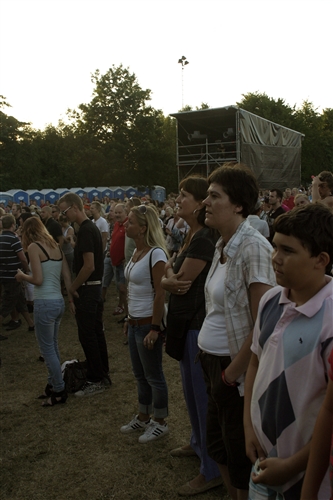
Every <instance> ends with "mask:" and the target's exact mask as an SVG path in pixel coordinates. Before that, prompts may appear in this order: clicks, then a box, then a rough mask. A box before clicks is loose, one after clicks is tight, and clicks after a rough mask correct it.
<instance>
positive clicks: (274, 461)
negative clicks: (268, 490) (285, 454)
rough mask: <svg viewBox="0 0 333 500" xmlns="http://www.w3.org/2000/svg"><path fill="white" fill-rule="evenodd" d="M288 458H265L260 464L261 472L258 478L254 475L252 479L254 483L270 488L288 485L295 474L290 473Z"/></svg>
mask: <svg viewBox="0 0 333 500" xmlns="http://www.w3.org/2000/svg"><path fill="white" fill-rule="evenodd" d="M287 464H288V462H287V459H286V458H265V460H262V461H261V462H260V464H259V465H260V469H261V472H260V474H258V475H257V476H256V474H254V473H252V475H251V478H252V481H253V482H254V483H263V484H267V485H268V486H279V485H281V484H284V483H287V482H288V481H289V480H290V479H291V478H292V475H293V473H290V468H289V467H288V465H287Z"/></svg>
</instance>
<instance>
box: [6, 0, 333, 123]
mask: <svg viewBox="0 0 333 500" xmlns="http://www.w3.org/2000/svg"><path fill="white" fill-rule="evenodd" d="M332 18H333V0H279V1H276V0H200V1H199V0H190V1H189V0H56V1H54V0H0V94H1V95H3V96H4V97H5V98H6V101H7V102H8V103H9V104H10V105H11V106H12V107H11V108H6V109H5V112H6V113H7V114H9V115H12V116H14V117H15V118H17V119H18V120H20V121H24V122H30V123H31V124H32V126H33V127H34V128H39V129H44V128H45V126H46V125H48V124H53V125H57V123H58V120H59V119H66V110H67V109H68V108H71V109H75V108H77V106H78V105H79V104H81V103H88V102H90V101H91V98H92V92H93V84H92V82H91V74H92V73H94V72H95V70H96V69H99V70H100V72H101V73H102V74H103V73H106V72H107V71H108V69H109V68H110V67H111V66H112V65H115V66H119V65H120V64H123V66H125V67H128V68H129V70H130V72H131V73H135V75H136V77H137V80H138V83H139V85H140V86H141V87H142V88H143V89H150V90H151V91H152V100H151V102H150V104H151V105H152V106H153V107H154V108H156V109H162V111H163V112H164V114H165V115H168V114H169V113H175V112H177V111H179V110H180V109H181V107H182V104H183V103H184V104H185V105H186V104H187V105H191V106H193V107H194V108H195V106H200V104H201V103H202V102H205V103H207V104H208V105H209V107H211V108H218V107H222V106H228V105H232V104H236V102H237V101H240V100H241V99H242V94H246V93H248V92H256V91H259V92H262V93H263V92H265V93H266V94H267V95H268V96H269V97H272V98H274V99H278V98H282V99H284V100H285V102H286V103H287V104H289V105H291V106H293V105H296V107H300V106H301V105H302V102H303V101H304V100H309V101H310V102H312V103H313V105H314V107H315V108H318V111H319V112H320V111H321V110H322V109H325V108H333V92H332V88H333V87H332V78H331V76H332V73H331V75H330V72H332V60H333V37H332ZM182 56H185V57H186V58H187V60H188V62H189V64H188V65H187V66H185V67H184V69H183V70H182V67H181V65H180V64H178V60H179V58H181V57H182ZM182 77H183V78H182ZM182 80H183V81H182Z"/></svg>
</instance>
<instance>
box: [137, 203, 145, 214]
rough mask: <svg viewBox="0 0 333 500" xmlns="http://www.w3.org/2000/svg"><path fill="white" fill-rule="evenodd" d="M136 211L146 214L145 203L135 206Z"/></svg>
mask: <svg viewBox="0 0 333 500" xmlns="http://www.w3.org/2000/svg"><path fill="white" fill-rule="evenodd" d="M136 208H137V209H138V211H139V212H140V214H141V215H146V213H147V206H146V205H139V206H138V207H136Z"/></svg>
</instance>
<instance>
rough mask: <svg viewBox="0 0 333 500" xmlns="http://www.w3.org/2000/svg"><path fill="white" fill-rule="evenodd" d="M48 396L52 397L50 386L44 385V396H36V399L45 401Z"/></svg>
mask: <svg viewBox="0 0 333 500" xmlns="http://www.w3.org/2000/svg"><path fill="white" fill-rule="evenodd" d="M50 396H52V385H50V384H46V387H45V389H44V394H41V395H40V396H38V397H37V399H47V398H49V397H50Z"/></svg>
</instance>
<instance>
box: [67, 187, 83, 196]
mask: <svg viewBox="0 0 333 500" xmlns="http://www.w3.org/2000/svg"><path fill="white" fill-rule="evenodd" d="M69 191H70V192H71V193H75V194H77V195H78V196H80V198H83V195H84V194H86V192H85V190H84V189H82V188H70V190H69Z"/></svg>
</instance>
